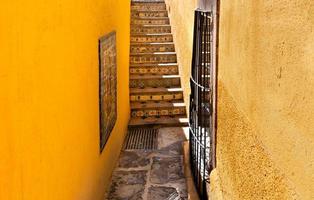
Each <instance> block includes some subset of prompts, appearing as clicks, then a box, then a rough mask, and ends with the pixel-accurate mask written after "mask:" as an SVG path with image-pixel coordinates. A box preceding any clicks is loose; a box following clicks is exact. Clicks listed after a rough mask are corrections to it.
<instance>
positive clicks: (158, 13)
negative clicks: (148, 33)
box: [131, 10, 168, 17]
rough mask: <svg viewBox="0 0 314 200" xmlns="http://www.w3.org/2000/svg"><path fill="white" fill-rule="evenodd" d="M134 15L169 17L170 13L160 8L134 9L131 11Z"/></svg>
mask: <svg viewBox="0 0 314 200" xmlns="http://www.w3.org/2000/svg"><path fill="white" fill-rule="evenodd" d="M131 16H132V17H168V13H167V11H166V10H158V11H145V10H142V11H136V10H133V11H132V12H131Z"/></svg>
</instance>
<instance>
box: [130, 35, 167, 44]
mask: <svg viewBox="0 0 314 200" xmlns="http://www.w3.org/2000/svg"><path fill="white" fill-rule="evenodd" d="M131 42H138V43H145V42H173V37H172V35H149V36H131Z"/></svg>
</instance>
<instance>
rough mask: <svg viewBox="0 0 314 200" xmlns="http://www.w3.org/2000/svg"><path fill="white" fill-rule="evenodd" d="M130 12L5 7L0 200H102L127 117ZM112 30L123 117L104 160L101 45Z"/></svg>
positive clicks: (108, 4)
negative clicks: (115, 34)
mask: <svg viewBox="0 0 314 200" xmlns="http://www.w3.org/2000/svg"><path fill="white" fill-rule="evenodd" d="M129 4H130V2H129V1H124V0H95V1H89V0H76V1H74V0H56V1H39V0H28V1H2V2H1V3H0V30H1V31H0V44H1V48H0V91H1V92H0V113H1V114H0V138H1V139H0V199H3V200H17V199H23V200H24V199H25V200H37V199H43V200H49V199H51V200H63V199H64V200H91V199H93V200H96V199H99V200H100V199H103V195H104V192H105V189H106V187H107V185H108V181H109V179H110V175H111V172H112V169H113V167H114V165H115V162H116V160H117V157H118V155H119V151H120V147H121V145H122V142H123V138H124V135H125V133H126V128H127V123H128V118H129V92H128V80H129V78H128V64H129V61H128V59H129V13H130V5H129ZM113 30H116V31H117V53H118V58H117V61H118V119H117V123H116V126H115V128H114V130H113V132H112V134H111V137H110V139H109V141H108V143H107V145H106V147H105V149H104V151H103V152H102V154H100V153H99V120H98V119H99V117H98V116H99V112H98V109H99V108H98V38H99V37H101V36H102V35H104V34H107V33H109V32H111V31H113Z"/></svg>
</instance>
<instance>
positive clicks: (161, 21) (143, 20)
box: [131, 17, 169, 25]
mask: <svg viewBox="0 0 314 200" xmlns="http://www.w3.org/2000/svg"><path fill="white" fill-rule="evenodd" d="M133 24H138V25H168V24H169V18H168V17H132V19H131V25H133Z"/></svg>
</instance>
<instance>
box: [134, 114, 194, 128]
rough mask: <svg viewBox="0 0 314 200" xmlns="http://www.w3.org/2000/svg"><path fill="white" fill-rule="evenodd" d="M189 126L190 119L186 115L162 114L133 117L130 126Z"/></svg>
mask: <svg viewBox="0 0 314 200" xmlns="http://www.w3.org/2000/svg"><path fill="white" fill-rule="evenodd" d="M153 125H156V126H158V125H160V126H188V125H189V120H188V118H186V115H177V116H160V117H147V118H144V117H132V118H131V119H130V121H129V126H130V127H132V126H153Z"/></svg>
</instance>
